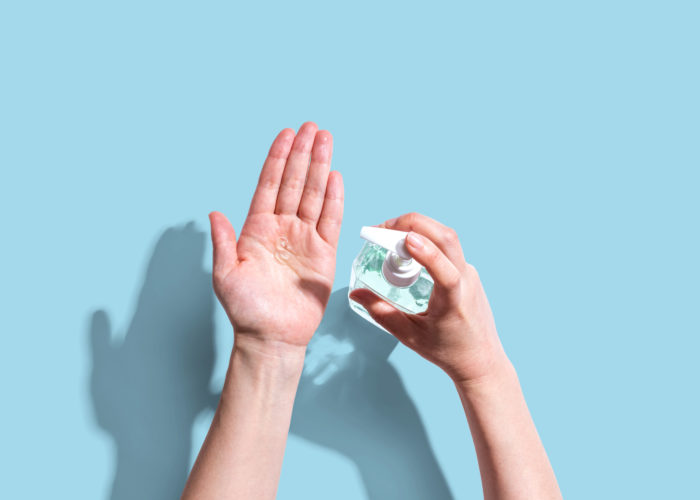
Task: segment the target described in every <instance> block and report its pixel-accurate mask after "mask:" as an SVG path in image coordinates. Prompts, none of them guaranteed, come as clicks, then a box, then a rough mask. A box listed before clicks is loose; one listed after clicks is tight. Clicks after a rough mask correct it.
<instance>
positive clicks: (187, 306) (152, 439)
mask: <svg viewBox="0 0 700 500" xmlns="http://www.w3.org/2000/svg"><path fill="white" fill-rule="evenodd" d="M204 249H205V235H204V233H202V232H200V231H197V230H196V229H195V226H194V224H193V223H189V224H187V225H186V226H184V227H177V228H169V229H167V230H166V231H165V232H164V233H163V234H162V236H161V237H160V239H159V240H158V243H157V244H156V247H155V250H154V252H153V256H152V257H151V260H150V262H149V264H148V269H147V271H146V276H145V279H144V282H143V287H142V289H141V293H140V295H139V300H138V304H137V305H136V310H135V312H134V316H133V319H132V320H131V324H130V325H129V328H128V330H127V332H126V336H125V338H124V340H123V341H120V342H116V341H114V340H113V339H112V333H111V326H110V321H109V318H108V316H107V313H106V312H105V311H102V310H100V311H97V312H95V313H94V314H93V315H92V320H91V328H90V334H89V336H90V344H91V347H92V373H91V378H90V394H91V396H92V402H93V408H94V411H95V416H96V419H97V424H98V425H99V427H100V428H102V429H103V430H104V431H105V432H107V433H108V434H109V435H110V436H111V437H112V438H113V439H114V442H115V445H116V455H117V463H116V470H115V473H114V482H113V484H112V490H111V498H112V500H127V499H129V500H134V499H142V498H143V499H150V500H161V499H163V500H165V499H168V500H170V499H173V498H179V497H180V494H181V492H182V489H183V487H184V484H185V481H186V479H187V474H188V466H189V459H190V450H191V442H190V439H191V429H192V425H193V422H194V419H195V417H196V416H197V414H198V413H199V412H200V411H202V410H203V409H205V408H207V407H211V408H215V407H216V397H215V396H214V395H213V394H212V393H211V391H210V389H209V379H210V377H211V374H212V368H213V362H214V324H213V313H214V297H213V293H212V287H211V275H210V274H209V273H208V272H206V271H205V270H204V269H203V267H202V260H203V256H204Z"/></svg>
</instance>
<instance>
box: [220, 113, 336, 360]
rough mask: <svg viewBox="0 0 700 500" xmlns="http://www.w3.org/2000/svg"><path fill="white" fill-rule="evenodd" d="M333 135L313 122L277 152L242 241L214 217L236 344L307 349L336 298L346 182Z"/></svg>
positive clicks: (283, 137) (286, 135) (281, 138)
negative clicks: (334, 160)
mask: <svg viewBox="0 0 700 500" xmlns="http://www.w3.org/2000/svg"><path fill="white" fill-rule="evenodd" d="M332 153H333V137H332V136H331V134H330V133H329V132H327V131H325V130H321V131H318V127H317V126H316V124H314V123H311V122H307V123H304V124H303V125H302V126H301V128H300V129H299V133H298V134H296V137H295V135H294V131H293V130H291V129H284V130H283V131H282V132H280V133H279V135H278V136H277V138H276V139H275V140H274V142H273V143H272V146H271V147H270V152H269V154H268V157H267V159H266V160H265V163H264V165H263V168H262V172H261V173H260V179H259V182H258V186H257V188H256V190H255V194H254V196H253V200H252V202H251V205H250V211H249V212H248V218H247V219H246V221H245V224H244V225H243V229H242V230H241V234H240V237H239V239H238V242H236V235H235V233H234V230H233V227H232V226H231V224H230V222H229V221H228V220H227V219H226V217H225V216H224V215H223V214H221V213H218V212H213V213H211V214H210V221H211V231H212V242H213V245H214V266H213V275H214V276H213V277H214V291H215V292H216V295H217V297H218V298H219V301H220V302H221V305H222V306H223V307H224V309H225V310H226V313H227V314H228V317H229V319H230V320H231V323H232V324H233V329H234V333H235V336H236V343H238V342H239V341H244V339H246V340H245V341H248V340H251V341H254V342H256V343H257V344H258V345H259V346H262V347H263V348H266V347H268V346H270V347H272V348H273V349H275V350H278V349H279V348H280V347H282V348H284V347H287V346H289V347H301V348H305V347H306V344H307V343H308V342H309V339H310V338H311V336H312V335H313V333H314V331H315V330H316V328H317V327H318V325H319V323H320V321H321V317H322V315H323V311H324V309H325V307H326V303H327V302H328V297H329V296H330V292H331V286H332V284H333V276H334V274H335V255H336V247H337V243H338V236H339V234H340V223H341V220H342V217H343V181H342V177H341V175H340V173H338V172H330V163H331V156H332Z"/></svg>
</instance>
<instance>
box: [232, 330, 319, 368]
mask: <svg viewBox="0 0 700 500" xmlns="http://www.w3.org/2000/svg"><path fill="white" fill-rule="evenodd" d="M305 355H306V346H305V345H298V344H290V343H287V342H283V341H280V340H272V339H265V338H261V337H260V336H259V335H257V334H253V333H249V332H236V335H235V339H234V343H233V351H232V354H231V360H232V362H233V360H234V359H235V360H237V361H238V362H239V363H240V364H242V365H244V366H246V367H249V368H254V369H256V370H262V371H265V372H271V373H279V374H280V375H286V376H291V375H294V374H296V373H297V372H298V373H299V374H301V370H302V368H303V367H304V357H305Z"/></svg>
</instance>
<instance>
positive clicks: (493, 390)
mask: <svg viewBox="0 0 700 500" xmlns="http://www.w3.org/2000/svg"><path fill="white" fill-rule="evenodd" d="M455 384H456V386H457V391H458V392H459V395H460V398H461V399H462V404H463V406H464V410H465V412H466V415H467V420H468V421H469V428H470V430H471V433H472V438H473V440H474V446H475V448H476V454H477V459H478V461H479V470H480V472H481V481H482V485H483V489H484V498H485V499H486V500H494V499H498V500H504V499H508V500H511V499H533V498H537V499H560V498H561V493H560V492H559V486H558V485H557V481H556V478H555V476H554V472H553V470H552V467H551V465H550V463H549V459H548V458H547V454H546V452H545V450H544V447H543V446H542V442H541V441H540V438H539V436H538V434H537V430H536V429H535V424H534V422H533V421H532V417H531V416H530V412H529V410H528V408H527V404H526V403H525V398H524V396H523V393H522V391H521V389H520V383H519V381H518V377H517V375H516V373H515V369H514V368H513V366H512V365H511V363H510V361H508V360H507V359H506V358H505V356H504V357H503V360H502V361H500V362H498V363H497V364H496V365H495V366H494V369H493V371H492V372H491V373H490V374H489V375H486V376H484V377H481V378H480V379H478V380H473V381H466V382H465V381H462V382H459V381H456V382H455Z"/></svg>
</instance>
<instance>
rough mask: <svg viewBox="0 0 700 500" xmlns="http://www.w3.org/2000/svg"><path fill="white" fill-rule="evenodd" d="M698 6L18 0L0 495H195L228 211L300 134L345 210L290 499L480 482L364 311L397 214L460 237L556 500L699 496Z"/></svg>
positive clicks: (9, 107) (424, 366) (295, 432)
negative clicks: (383, 241) (371, 272)
mask: <svg viewBox="0 0 700 500" xmlns="http://www.w3.org/2000/svg"><path fill="white" fill-rule="evenodd" d="M699 14H700V11H699V10H698V7H697V2H691V1H688V2H679V1H664V2H661V1H657V2H646V1H635V2H631V1H630V2H622V1H619V2H610V1H589V2H577V3H573V2H555V1H550V2H546V1H532V2H499V3H493V2H490V3H489V2H487V3H485V4H484V3H476V2H468V3H466V2H454V3H447V2H437V3H436V2H431V3H423V4H419V3H407V2H401V3H399V2H396V3H377V2H351V3H345V4H339V3H333V2H315V3H307V2H299V3H293V2H286V3H284V4H283V3H280V4H274V3H268V2H246V3H245V4H243V3H239V4H238V5H236V4H232V2H149V1H147V2H143V1H140V2H133V1H126V2H92V1H82V2H79V1H65V2H43V3H42V2H29V1H27V2H6V3H4V4H2V6H0V205H1V206H0V213H1V214H2V215H1V217H2V225H3V230H4V232H5V237H4V238H3V244H2V246H1V249H0V252H1V253H0V255H1V258H0V293H1V294H2V297H1V298H2V301H1V303H2V313H1V314H0V338H1V342H2V344H1V347H0V370H2V372H1V377H0V380H2V382H1V383H2V397H3V403H4V404H3V405H2V407H3V409H2V420H1V422H2V426H1V428H0V429H1V431H0V432H1V436H2V450H3V451H2V453H0V469H1V470H2V471H3V474H2V475H3V486H2V488H3V492H4V495H5V496H7V497H8V498H75V499H83V498H84V499H95V498H98V499H99V498H109V497H110V496H111V497H112V498H115V499H120V498H139V497H141V496H142V497H144V498H145V497H148V498H152V499H160V498H172V497H173V495H176V491H177V490H179V488H180V487H181V484H182V482H183V481H184V478H185V475H186V471H187V468H188V467H189V464H190V463H191V461H192V460H193V457H194V455H195V454H196V451H197V449H198V447H199V445H200V443H201V440H202V439H203V436H204V433H205V432H206V429H207V427H208V423H209V419H210V418H211V415H212V410H211V409H212V408H213V406H214V405H215V401H216V395H217V392H218V390H219V389H220V386H221V383H222V379H223V376H224V372H225V368H226V363H227V359H228V358H227V356H228V352H229V350H230V347H231V343H232V335H231V328H230V326H229V325H228V323H227V321H226V318H225V315H224V314H223V313H222V311H221V308H220V307H219V306H218V304H217V303H216V301H215V300H214V297H213V295H212V294H211V292H210V289H209V286H208V283H209V281H208V280H209V275H208V273H209V270H210V267H211V260H210V252H211V246H210V243H209V241H208V234H207V232H208V229H207V219H206V216H207V213H208V212H209V211H210V210H214V209H216V210H221V211H224V212H225V213H227V214H228V215H229V216H230V218H231V220H232V222H233V223H234V225H235V226H236V227H237V228H240V226H241V224H242V222H243V220H244V217H245V213H246V210H247V206H248V203H249V199H250V195H251V193H252V189H253V187H254V185H255V182H256V179H257V175H258V170H259V167H260V165H261V164H262V160H263V158H264V155H265V153H266V151H267V148H268V146H269V143H270V142H271V140H272V138H273V137H274V135H275V134H276V133H277V132H278V131H279V130H280V129H281V128H283V127H287V126H291V127H294V128H296V127H298V126H299V125H300V124H301V123H302V122H303V121H305V120H314V121H316V122H317V123H318V124H319V126H320V127H322V128H327V129H329V130H331V131H332V132H333V134H334V136H335V156H334V168H335V169H337V170H340V171H341V172H342V173H343V175H344V178H345V185H346V214H347V216H346V219H345V223H344V230H343V234H342V236H341V240H340V249H339V253H338V267H337V269H338V270H337V277H336V278H337V279H336V285H335V288H336V289H337V290H340V291H339V292H338V293H336V294H335V295H334V299H333V301H332V302H331V309H330V312H329V314H328V315H327V318H326V320H324V323H323V325H322V327H321V329H320V330H319V332H318V334H317V336H316V337H315V339H314V344H313V345H312V349H311V352H310V354H309V358H308V360H309V363H308V365H307V371H306V373H305V375H304V379H303V382H302V386H301V389H300V394H299V398H298V401H297V405H296V412H295V417H294V422H293V426H292V434H291V436H290V439H289V443H288V447H287V455H286V458H285V464H284V469H283V473H282V479H281V484H280V490H279V498H280V499H296V498H304V499H327V498H334V499H340V500H342V499H346V498H347V499H356V498H391V494H392V492H394V493H396V494H397V495H398V494H399V493H400V492H403V493H402V495H403V496H401V498H409V499H410V498H428V497H427V496H426V494H425V493H424V491H425V490H426V489H427V490H429V491H431V492H432V498H437V499H442V498H455V499H473V498H478V497H480V494H481V493H480V482H479V475H478V470H477V466H476V461H475V457H474V452H473V448H472V444H471V441H470V438H469V435H468V430H467V427H466V423H465V420H464V417H463V414H462V410H461V407H460V404H459V401H458V399H457V395H456V393H455V391H454V389H453V388H452V386H451V385H450V383H449V380H448V379H447V377H446V376H445V375H443V374H442V373H441V372H440V371H439V370H438V369H436V368H434V367H433V366H431V365H429V364H428V363H427V362H425V361H424V360H423V359H422V358H420V357H418V356H417V355H415V354H413V353H412V352H410V351H409V350H407V349H406V348H405V347H403V346H395V345H394V344H393V343H392V341H391V340H392V339H391V338H390V337H386V336H384V334H383V333H381V332H380V331H378V330H373V329H372V328H369V329H368V327H366V326H364V325H363V324H361V323H358V322H356V321H354V319H349V317H348V316H347V310H346V309H345V307H344V305H345V304H344V299H343V296H342V295H343V291H342V288H343V287H344V286H346V285H347V280H348V278H349V273H350V263H351V261H352V259H353V257H354V255H355V254H356V253H357V251H359V249H360V246H361V243H360V240H359V238H358V233H359V228H360V226H361V225H364V224H375V223H378V222H381V221H382V220H384V219H386V218H389V217H392V216H396V215H398V214H400V213H403V212H406V211H420V212H424V213H426V214H428V215H431V216H433V217H435V218H437V219H439V220H441V221H443V222H445V223H446V224H448V225H451V226H453V227H454V228H456V229H457V231H458V232H459V234H460V236H461V240H462V243H463V246H464V248H465V253H466V255H467V257H468V259H469V260H470V261H471V262H472V263H474V264H475V265H476V267H477V268H478V269H479V270H480V273H481V276H482V279H483V281H484V284H485V287H486V290H487V293H488V294H489V298H490V300H491V303H492V306H493V309H494V312H495V315H496V321H497V323H498V326H499V330H500V334H501V337H502V340H503V343H504V345H505V347H506V349H507V351H508V353H509V355H510V357H511V358H512V360H513V362H514V363H515V365H516V367H517V369H518V371H519V374H520V378H521V382H522V385H523V388H524V390H525V393H526V397H527V399H528V403H529V405H530V409H531V411H532V413H533V415H534V418H535V421H536V424H537V426H538V429H539V431H540V434H541V436H542V439H543V441H544V443H545V446H546V448H547V450H548V451H549V454H550V458H551V460H552V463H553V465H554V468H555V470H556V472H557V475H558V478H559V481H560V484H561V487H562V490H563V492H564V495H565V497H566V498H568V499H589V498H638V499H641V498H673V497H677V498H680V497H687V496H688V495H689V494H690V493H689V492H691V491H696V484H695V481H694V480H693V479H692V478H693V476H694V474H695V473H696V472H697V467H698V462H697V448H698V445H700V438H699V436H698V430H697V422H698V421H700V415H699V414H698V413H699V412H698V397H697V394H698V388H697V383H698V380H699V377H698V375H699V373H698V368H697V364H696V357H697V350H698V347H700V341H699V340H698V339H699V334H700V327H699V326H700V325H699V323H698V319H697V316H698V305H699V304H700V300H699V299H700V296H699V291H698V282H699V281H700V272H699V266H698V255H700V248H698V247H699V245H698V215H699V214H700V202H699V201H698V199H699V197H698V190H699V187H700V183H699V180H700V177H699V175H698V169H699V168H700V147H699V146H698V139H699V138H700V121H699V118H698V117H699V116H700V105H699V98H698V88H700V81H699V80H700V78H699V72H698V71H699V70H698V47H699V44H700V35H699V32H698V29H697V20H698V15H699ZM193 360H194V361H196V362H194V363H192V361H193ZM183 366H188V367H190V368H189V369H187V370H185V369H183V368H182V367H183Z"/></svg>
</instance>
